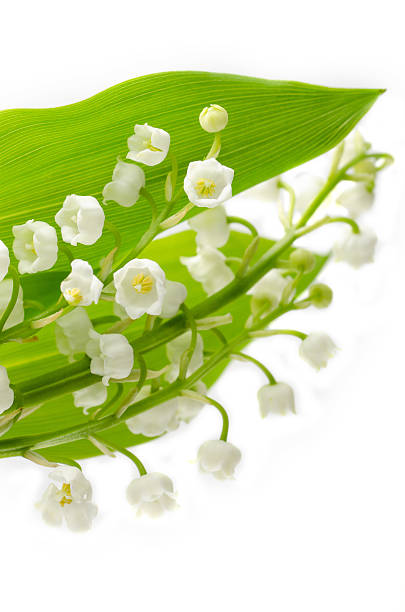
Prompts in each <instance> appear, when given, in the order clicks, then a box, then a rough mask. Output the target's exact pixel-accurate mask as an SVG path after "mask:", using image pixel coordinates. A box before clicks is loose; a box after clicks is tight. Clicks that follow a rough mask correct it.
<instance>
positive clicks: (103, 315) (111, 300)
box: [0, 104, 392, 530]
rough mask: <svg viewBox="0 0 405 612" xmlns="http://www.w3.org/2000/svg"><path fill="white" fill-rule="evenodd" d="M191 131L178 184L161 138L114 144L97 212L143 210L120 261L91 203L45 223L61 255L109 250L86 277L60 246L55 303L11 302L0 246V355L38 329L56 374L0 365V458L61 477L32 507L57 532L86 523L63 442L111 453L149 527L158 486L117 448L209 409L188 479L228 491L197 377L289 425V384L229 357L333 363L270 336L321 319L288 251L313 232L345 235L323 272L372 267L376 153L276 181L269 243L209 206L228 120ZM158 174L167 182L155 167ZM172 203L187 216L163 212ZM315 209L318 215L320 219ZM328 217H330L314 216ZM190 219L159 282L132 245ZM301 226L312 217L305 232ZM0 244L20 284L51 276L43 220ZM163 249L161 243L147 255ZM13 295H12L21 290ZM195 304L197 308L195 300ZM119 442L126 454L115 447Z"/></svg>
mask: <svg viewBox="0 0 405 612" xmlns="http://www.w3.org/2000/svg"><path fill="white" fill-rule="evenodd" d="M231 119H232V118H231ZM199 121H200V125H201V127H202V129H203V130H204V131H205V132H206V133H211V134H213V142H212V145H211V148H210V149H209V151H208V153H207V155H206V156H205V158H204V159H202V160H201V161H190V163H189V164H188V168H187V171H186V173H185V175H184V176H182V177H180V176H179V173H180V170H179V166H178V163H177V159H176V156H175V152H174V151H173V150H172V149H170V135H169V134H168V133H167V132H166V131H164V130H162V129H160V128H155V127H151V126H149V125H148V124H144V125H139V124H137V125H135V128H134V135H133V136H130V138H129V139H128V148H129V151H128V153H127V159H128V160H129V161H128V162H122V161H121V160H119V161H118V163H117V164H116V165H115V167H114V168H113V169H112V181H110V182H109V183H107V185H105V186H104V187H103V185H100V191H99V192H100V193H101V192H103V197H104V203H106V202H111V204H109V206H108V207H107V208H106V209H105V210H108V211H110V210H113V207H114V206H117V205H118V206H124V207H127V208H130V207H132V206H136V204H137V202H138V199H139V198H140V197H142V198H144V199H145V200H146V202H147V203H148V205H149V206H150V226H149V228H148V229H147V231H146V232H145V233H144V235H143V236H142V237H141V238H140V240H139V241H138V242H137V243H136V244H131V245H130V250H129V251H128V252H123V247H122V241H121V236H120V232H119V230H118V229H117V228H115V227H114V226H113V225H112V224H111V223H110V222H108V221H105V213H104V210H103V208H101V206H100V205H99V203H98V201H97V200H96V199H95V198H93V197H91V196H76V195H70V196H67V198H66V200H65V202H64V204H63V207H62V209H61V210H59V211H55V220H56V223H57V224H58V225H59V226H60V228H61V232H62V238H63V240H64V241H65V242H67V243H69V244H70V245H71V246H72V247H73V249H74V248H75V247H76V245H77V244H81V245H84V246H86V245H87V246H88V247H91V245H93V244H94V243H95V242H96V241H98V240H99V238H100V237H101V235H102V232H103V229H104V227H105V228H108V230H109V231H111V232H112V235H113V237H114V242H115V244H114V247H113V249H112V250H111V251H110V252H109V253H107V254H106V255H105V256H104V257H103V260H102V262H101V263H100V264H99V267H97V263H95V264H94V263H93V265H94V269H93V267H92V265H90V263H89V262H88V261H86V259H79V258H77V257H75V255H74V253H73V252H72V251H71V250H70V249H69V248H68V247H66V246H65V245H63V244H61V245H59V250H60V251H61V252H63V254H64V255H66V256H67V257H68V259H69V263H70V265H71V272H70V274H68V275H67V276H65V278H64V279H63V280H62V282H61V278H63V276H62V277H59V280H58V281H55V286H54V289H56V293H58V289H60V293H59V297H58V298H57V299H56V301H55V303H54V304H52V305H50V306H49V304H48V305H47V306H46V307H45V306H43V305H42V304H41V303H39V302H35V303H32V301H31V303H30V299H28V300H27V301H26V302H25V303H24V295H23V290H22V287H21V283H20V277H19V274H18V273H17V271H16V269H15V267H14V266H13V263H12V262H11V263H10V250H9V246H7V245H6V244H5V243H3V242H0V343H7V342H11V341H12V342H18V343H20V344H23V343H26V342H35V343H38V342H39V343H41V342H43V338H44V337H45V339H46V340H45V341H46V342H50V341H52V340H50V338H53V335H52V334H48V335H47V334H46V333H44V332H43V329H44V328H46V327H49V326H53V329H54V336H55V345H56V348H57V350H58V352H59V353H60V354H61V355H62V356H63V359H64V360H65V362H64V365H63V366H62V367H60V368H59V367H58V368H54V369H51V368H49V364H48V369H47V368H46V367H45V366H44V368H43V369H41V373H40V375H38V376H36V375H35V373H34V372H33V373H32V376H31V377H30V379H29V380H25V381H22V382H21V381H20V379H14V371H13V368H12V367H8V364H7V363H6V362H5V364H4V365H3V364H2V365H1V366H0V435H1V434H4V433H5V432H6V431H7V436H4V437H3V438H2V439H1V440H0V458H1V457H13V456H20V457H24V458H26V459H29V460H31V461H34V462H35V463H37V464H39V465H41V466H45V467H49V466H50V465H52V464H54V465H58V464H60V465H61V467H58V468H57V470H56V471H55V472H53V473H52V474H51V477H52V478H53V480H54V483H53V484H51V485H50V486H49V487H48V489H47V491H46V492H45V494H44V496H43V498H42V499H41V501H40V502H39V504H38V507H39V509H40V511H41V513H42V516H43V518H44V519H45V521H46V522H48V523H50V524H53V525H60V524H62V522H63V521H65V522H66V523H67V525H68V527H69V528H70V529H73V530H85V529H88V528H89V527H90V526H91V524H92V522H93V519H94V517H95V516H96V512H97V509H96V506H95V505H94V504H93V502H92V494H91V487H90V484H89V483H88V481H87V480H86V478H85V477H84V476H83V474H82V473H81V471H80V469H79V467H80V466H79V465H78V464H77V463H76V461H75V458H73V457H65V455H64V452H63V451H64V445H65V444H67V443H71V442H75V441H78V440H85V441H87V443H88V444H89V443H90V444H92V445H93V447H94V448H96V449H97V452H99V453H100V452H101V453H104V454H105V455H106V456H114V454H115V453H117V452H118V453H121V454H123V455H124V456H126V457H127V458H128V459H129V460H130V461H131V462H132V463H133V464H134V465H135V467H136V469H137V470H138V473H139V476H137V477H136V478H135V479H134V480H132V482H131V483H130V484H129V486H128V489H127V498H128V501H129V503H130V504H131V505H133V506H134V507H135V508H136V509H137V511H138V514H146V515H148V516H159V515H161V514H162V513H163V512H165V511H167V510H172V509H174V508H175V507H176V506H177V503H176V496H175V492H174V485H173V482H172V480H171V479H170V478H169V477H168V476H166V475H164V474H162V473H161V472H158V471H156V472H155V471H154V472H150V473H148V472H147V470H146V468H145V466H144V465H143V463H142V462H141V460H140V459H139V458H138V457H137V456H136V455H134V454H133V453H132V452H131V451H130V450H128V448H127V441H128V436H130V435H131V434H133V435H134V436H136V437H134V438H133V442H134V444H135V443H137V442H139V441H146V440H147V439H150V438H154V437H157V436H161V435H164V434H166V433H167V432H173V431H175V430H177V429H178V428H179V427H180V425H181V426H182V427H184V426H185V424H188V423H190V422H191V421H193V420H194V419H195V417H197V415H198V414H199V413H200V412H201V410H206V409H209V408H210V407H214V408H216V410H217V411H218V413H219V415H220V416H221V419H222V428H221V431H220V434H219V435H218V436H217V438H215V436H213V439H210V440H207V441H205V442H203V443H202V445H201V446H200V448H199V450H198V451H197V460H198V465H199V468H200V470H201V471H203V472H206V473H210V474H211V475H213V476H214V477H215V478H217V479H219V480H224V479H232V478H233V477H234V474H235V472H236V469H237V467H238V465H239V463H240V461H241V452H240V450H239V449H238V448H237V447H236V446H235V445H234V444H233V443H232V442H230V441H228V433H229V426H230V420H231V417H232V415H230V416H229V415H228V413H227V411H226V409H225V407H223V406H222V405H221V404H220V403H219V402H218V401H217V400H216V399H214V398H213V397H211V396H210V395H207V384H208V383H209V382H210V381H212V378H211V376H212V377H215V376H216V373H217V372H218V370H219V369H220V368H222V367H223V366H224V365H226V363H227V362H228V361H229V360H230V359H238V360H240V361H243V362H245V363H246V364H253V365H254V366H255V367H258V368H259V370H260V371H261V373H262V375H263V376H264V377H265V381H264V384H263V383H262V384H261V387H260V389H259V390H258V394H257V397H258V407H259V413H260V414H261V416H262V417H267V416H269V415H272V414H277V415H285V414H294V413H295V410H296V408H295V397H294V388H293V384H292V381H285V382H284V381H283V382H281V381H279V380H278V379H277V377H276V372H274V373H272V372H270V370H269V369H268V368H267V365H265V364H263V363H261V362H259V361H258V360H257V359H255V357H253V356H251V355H248V354H246V353H243V352H241V350H242V348H243V346H244V345H245V344H246V343H247V342H249V341H250V340H251V339H252V338H267V341H268V342H271V337H272V336H275V335H287V336H292V337H293V338H294V339H295V340H294V341H295V342H297V339H298V341H299V342H300V345H299V351H298V352H299V355H300V356H301V357H302V358H303V359H304V360H306V361H307V362H308V363H309V365H311V366H312V367H313V368H315V369H317V370H320V369H322V368H324V367H326V366H327V364H328V361H329V359H330V358H331V357H333V356H334V355H335V353H336V345H335V343H334V342H333V340H332V339H331V338H330V337H329V335H328V334H326V333H324V332H318V331H313V332H311V331H309V332H303V331H298V330H296V329H284V328H276V327H273V325H274V323H275V321H276V320H277V319H278V318H280V317H281V316H283V315H284V314H286V313H291V315H292V314H293V313H295V315H296V316H298V313H299V311H300V310H303V309H306V308H311V307H315V308H326V307H327V306H329V304H330V303H331V301H332V298H333V292H332V290H331V288H330V287H328V286H327V285H326V284H324V283H319V282H314V281H316V276H317V274H318V272H319V269H320V267H321V266H320V263H319V262H320V259H319V257H316V256H315V255H314V254H313V253H312V252H311V251H309V250H306V249H303V248H300V247H299V246H298V247H297V245H296V244H295V243H296V241H297V240H299V239H300V238H301V237H302V236H304V235H308V234H310V233H311V232H313V231H316V230H320V229H321V228H322V227H323V226H324V225H327V224H336V230H338V226H339V225H342V224H343V225H344V226H345V229H346V230H347V231H348V234H347V235H342V238H341V239H340V240H339V239H338V240H337V242H336V245H335V247H334V254H335V256H336V258H338V259H340V260H343V261H346V262H348V263H350V264H351V265H352V266H354V267H359V266H361V265H363V264H365V263H367V262H369V261H371V260H372V258H373V255H374V249H375V244H376V237H375V236H374V235H373V234H372V233H370V232H369V230H366V229H364V228H363V226H362V225H359V222H358V217H361V216H362V215H366V214H367V211H368V210H369V209H370V207H371V206H372V205H373V203H374V185H375V182H376V180H377V177H378V173H379V172H380V171H381V170H382V169H383V168H384V167H386V166H387V165H388V164H389V163H390V162H391V161H392V158H391V157H390V156H389V155H388V154H386V153H373V152H371V151H370V146H369V145H368V144H367V143H365V141H364V139H363V138H362V137H361V136H360V135H359V134H356V135H354V136H353V137H352V138H351V139H349V140H348V141H347V142H346V143H344V144H343V145H342V144H341V145H339V146H338V147H337V149H336V150H335V152H334V157H333V159H332V163H331V167H330V172H329V175H328V176H327V177H326V178H320V177H308V176H306V177H301V178H299V177H297V180H296V181H293V182H292V184H291V185H290V184H289V183H288V182H287V181H286V180H285V179H284V177H282V176H281V177H278V178H277V179H276V180H275V181H273V182H274V185H273V187H274V188H275V189H276V190H277V192H278V195H280V192H283V193H284V192H285V194H286V195H287V197H286V198H278V197H277V198H276V199H278V200H279V202H278V205H279V216H280V221H281V223H282V226H283V230H284V233H283V235H282V237H281V238H280V239H279V240H277V241H275V242H273V243H270V242H268V241H266V239H264V238H263V237H262V236H260V234H259V231H258V229H257V228H256V227H254V225H253V224H252V223H251V222H250V221H249V220H246V219H244V218H242V217H234V216H230V215H228V213H227V210H226V205H224V203H225V202H226V201H227V200H228V199H229V198H230V197H231V195H232V181H233V176H234V171H233V169H232V168H228V167H227V166H224V165H223V164H221V163H220V161H218V160H217V157H219V155H220V151H221V146H222V143H221V137H222V136H221V133H222V131H223V130H224V128H225V127H226V125H227V122H228V114H227V111H226V109H224V108H222V107H220V106H219V105H216V104H213V105H211V106H210V107H206V108H204V109H203V111H202V112H201V114H200V117H199ZM225 134H226V132H225ZM205 136H206V135H205ZM169 149H170V153H169ZM197 155H198V156H200V153H196V156H197ZM167 156H169V157H168V159H167V161H165V160H166V157H167ZM169 161H170V163H171V166H170V169H165V166H166V164H167V163H168V162H169ZM163 162H165V163H163ZM160 163H162V175H163V174H164V175H165V177H164V180H163V181H162V186H161V187H162V189H161V196H162V197H161V201H158V199H157V196H156V201H155V192H154V191H153V195H152V194H151V193H150V192H149V191H148V189H147V186H148V166H154V165H157V164H160ZM137 164H142V165H143V166H142V168H141V167H140V166H139V165H137ZM179 185H181V187H180V188H179ZM348 185H349V186H348ZM341 187H343V190H342V189H341V190H340V191H339V189H340V188H341ZM183 194H185V195H186V196H187V197H188V204H186V206H184V207H183V208H182V209H180V210H177V209H176V204H177V202H178V200H179V199H180V197H181V196H182V195H183ZM325 201H328V202H329V204H330V206H328V214H327V215H325V216H322V215H321V214H320V213H321V211H322V208H321V207H322V204H323V203H324V202H325ZM335 204H336V205H337V206H336V208H337V209H338V211H339V213H338V214H336V215H333V214H329V213H330V211H331V210H332V208H333V206H334V205H335ZM195 207H199V208H202V209H203V211H201V212H200V214H198V215H196V216H194V217H193V218H191V219H189V220H188V221H189V226H190V228H191V229H192V230H193V231H194V232H195V234H192V235H193V241H194V238H195V251H194V253H195V255H191V256H190V253H193V251H192V250H191V251H190V250H188V251H185V252H181V249H180V248H178V252H177V251H176V252H171V253H170V254H169V255H170V257H166V260H167V261H169V263H170V265H168V267H167V268H166V265H165V264H164V262H163V261H160V257H159V256H158V255H156V261H155V259H150V258H148V257H147V256H146V255H147V253H144V251H145V249H146V247H148V245H149V244H150V243H151V242H152V241H153V240H154V239H155V238H156V237H157V236H158V234H159V233H160V232H161V231H162V230H164V229H167V228H169V227H173V226H175V225H176V224H177V223H179V222H180V221H181V220H183V219H184V218H185V217H186V216H187V214H188V213H189V212H190V211H193V212H195V210H196V209H195ZM193 209H194V210H193ZM342 209H343V211H344V214H342ZM127 212H128V215H130V213H131V211H130V210H128V211H127ZM53 214H54V213H53ZM314 215H317V218H316V220H315V222H313V221H312V222H311V220H312V218H313V217H314ZM128 223H131V217H130V216H128ZM235 224H237V225H238V226H241V227H242V229H243V232H242V233H239V234H237V239H236V240H234V239H233V238H232V236H234V234H233V233H232V234H231V232H230V226H231V225H235ZM246 231H247V232H248V235H247V234H246ZM13 234H14V237H15V240H14V244H13V248H12V250H13V252H14V255H15V257H16V259H17V261H18V270H19V273H20V274H25V273H29V274H34V273H35V272H37V271H43V270H48V269H50V268H52V267H53V265H54V264H55V262H56V259H57V255H58V242H57V234H56V231H55V228H53V227H52V226H50V225H48V224H47V223H45V222H43V221H28V222H27V223H25V224H24V225H21V226H15V227H14V228H13ZM190 234H191V233H190ZM180 243H181V241H179V244H180ZM156 244H157V245H159V242H157V243H156ZM165 244H166V243H165V242H164V241H163V240H162V241H160V245H163V246H162V249H161V251H160V252H161V253H162V252H163V250H164V248H165V247H164V245H165ZM171 244H176V242H173V243H171ZM155 252H156V253H159V249H158V248H156V251H155ZM144 255H145V256H144ZM166 255H167V254H166ZM153 257H155V256H153ZM88 259H89V260H90V261H93V260H92V259H90V257H89V258H88ZM162 259H164V257H163V256H162ZM325 259H326V258H325ZM182 265H183V266H185V267H186V268H187V270H185V269H184V268H182ZM166 270H167V271H168V273H169V275H170V280H168V278H167V277H166V272H165V271H166ZM54 273H55V278H58V273H57V271H56V270H55V271H53V272H52V274H54ZM172 275H173V276H172ZM181 281H182V282H181ZM189 281H190V282H189ZM23 288H24V294H25V293H26V286H25V285H24V279H23ZM203 293H205V294H207V297H205V298H203V299H201V297H199V296H201V295H203ZM234 303H236V307H235V308H234V309H233V305H234ZM32 309H34V312H35V314H34V315H33V314H32ZM24 311H25V317H24ZM27 311H28V312H27ZM231 323H232V325H231ZM222 330H223V331H222ZM214 341H215V344H214ZM37 346H38V345H37ZM286 350H288V349H286ZM41 366H42V364H41ZM275 367H276V366H275ZM6 368H7V369H6ZM107 387H109V388H107ZM64 396H66V398H67V397H68V398H69V401H70V405H71V408H72V414H75V415H76V414H77V415H78V418H77V421H76V424H74V425H71V424H70V425H69V427H68V426H66V427H63V426H61V427H62V428H61V429H60V430H57V431H54V430H53V429H52V425H47V427H46V428H44V431H41V432H39V433H37V434H36V435H32V436H30V435H20V434H19V432H18V423H19V420H20V419H21V418H23V417H27V418H29V415H30V412H31V411H32V410H34V409H36V408H37V407H38V405H42V404H44V403H47V402H48V401H53V404H51V405H52V407H53V409H54V410H58V405H57V401H55V400H58V398H63V397H64ZM93 408H95V410H92V409H93ZM82 411H83V413H84V415H85V417H86V418H84V417H83V414H82ZM89 411H91V414H90V413H89ZM27 423H28V421H27ZM196 424H198V421H197V422H196ZM119 425H120V426H121V427H120V428H119V427H117V426H119ZM263 426H265V423H263ZM14 428H15V436H14V435H13V432H14ZM110 432H111V434H114V435H111V436H110ZM122 432H124V433H122ZM120 439H121V440H123V439H125V441H126V442H125V443H122V444H120V443H119V440H120ZM112 440H114V442H113V441H112ZM116 442H117V443H116ZM47 448H49V449H50V451H49V453H50V455H49V456H51V455H52V456H53V457H55V462H50V461H49V460H48V459H47V458H46V457H44V456H42V454H41V449H47ZM66 448H67V449H69V448H70V447H69V446H68V447H66ZM69 452H70V451H69ZM46 456H48V455H46Z"/></svg>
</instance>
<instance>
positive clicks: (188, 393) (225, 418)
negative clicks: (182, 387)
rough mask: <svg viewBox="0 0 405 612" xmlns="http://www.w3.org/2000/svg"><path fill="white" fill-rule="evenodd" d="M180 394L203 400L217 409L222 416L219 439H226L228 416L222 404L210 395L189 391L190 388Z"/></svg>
mask: <svg viewBox="0 0 405 612" xmlns="http://www.w3.org/2000/svg"><path fill="white" fill-rule="evenodd" d="M182 395H183V396H184V397H190V398H191V399H196V400H200V401H201V402H204V403H205V404H210V405H211V406H214V407H215V408H216V409H217V410H218V412H219V413H220V415H221V417H222V430H221V435H220V437H219V439H220V440H223V441H224V442H226V441H227V439H228V432H229V416H228V413H227V411H226V410H225V408H224V407H223V406H222V404H220V403H219V402H217V400H214V399H213V398H212V397H208V395H203V394H202V393H197V392H196V391H190V390H187V391H183V393H182Z"/></svg>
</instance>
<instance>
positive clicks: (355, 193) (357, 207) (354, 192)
mask: <svg viewBox="0 0 405 612" xmlns="http://www.w3.org/2000/svg"><path fill="white" fill-rule="evenodd" d="M373 202H374V193H373V192H372V191H370V190H369V189H368V188H367V186H366V185H365V184H364V183H356V185H354V186H352V187H349V189H345V190H344V191H342V193H341V194H340V195H339V197H338V198H337V199H336V203H337V204H340V205H341V206H343V207H344V208H346V210H347V212H348V213H349V215H350V216H351V217H353V218H354V219H356V218H357V217H358V216H359V215H361V214H362V213H364V212H367V210H369V209H370V208H371V207H372V205H373Z"/></svg>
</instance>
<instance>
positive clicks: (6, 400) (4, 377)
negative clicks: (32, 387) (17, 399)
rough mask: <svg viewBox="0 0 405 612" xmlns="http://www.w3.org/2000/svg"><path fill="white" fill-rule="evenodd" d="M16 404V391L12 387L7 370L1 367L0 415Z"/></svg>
mask: <svg viewBox="0 0 405 612" xmlns="http://www.w3.org/2000/svg"><path fill="white" fill-rule="evenodd" d="M13 402H14V391H13V390H12V388H11V387H10V380H9V377H8V373H7V370H6V368H5V367H4V366H2V365H0V414H1V413H2V412H4V411H5V410H8V408H10V406H12V405H13Z"/></svg>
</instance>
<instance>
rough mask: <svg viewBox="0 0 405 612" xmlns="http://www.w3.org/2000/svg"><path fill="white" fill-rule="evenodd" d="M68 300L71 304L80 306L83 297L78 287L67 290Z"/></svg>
mask: <svg viewBox="0 0 405 612" xmlns="http://www.w3.org/2000/svg"><path fill="white" fill-rule="evenodd" d="M65 297H66V299H67V301H68V302H70V303H71V304H79V302H81V301H82V299H83V296H82V294H81V293H80V289H78V288H77V287H72V289H66V295H65Z"/></svg>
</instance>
